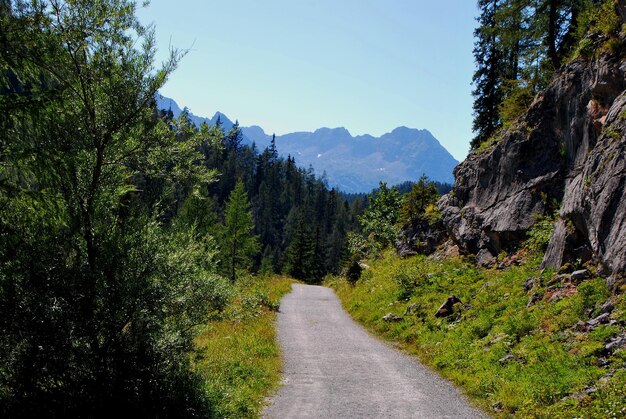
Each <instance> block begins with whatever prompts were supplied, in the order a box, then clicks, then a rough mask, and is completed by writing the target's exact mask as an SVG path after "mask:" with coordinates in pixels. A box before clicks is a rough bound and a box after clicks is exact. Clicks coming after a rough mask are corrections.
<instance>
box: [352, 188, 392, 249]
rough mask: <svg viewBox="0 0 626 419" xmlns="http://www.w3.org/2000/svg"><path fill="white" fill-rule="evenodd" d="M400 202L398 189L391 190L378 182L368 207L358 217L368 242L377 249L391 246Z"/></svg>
mask: <svg viewBox="0 0 626 419" xmlns="http://www.w3.org/2000/svg"><path fill="white" fill-rule="evenodd" d="M401 205H402V200H401V198H400V194H399V193H398V189H397V188H396V187H395V186H394V187H392V188H391V189H389V188H388V187H387V184H386V183H385V182H380V184H379V187H378V190H377V191H376V192H374V193H373V194H372V195H371V197H370V203H369V206H368V207H367V208H366V209H365V212H364V213H363V215H362V216H361V217H359V222H360V224H361V228H362V229H363V232H364V233H365V235H366V236H367V239H368V241H370V242H371V243H373V244H375V245H376V246H377V247H379V248H383V249H384V248H385V247H388V246H390V245H391V244H393V241H394V239H395V238H396V236H397V234H398V228H397V226H396V224H397V221H398V214H399V211H400V206H401Z"/></svg>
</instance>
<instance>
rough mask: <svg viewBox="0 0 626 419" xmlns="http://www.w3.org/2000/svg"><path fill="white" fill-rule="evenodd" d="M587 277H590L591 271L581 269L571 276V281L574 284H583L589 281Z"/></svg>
mask: <svg viewBox="0 0 626 419" xmlns="http://www.w3.org/2000/svg"><path fill="white" fill-rule="evenodd" d="M587 277H589V270H587V269H581V270H578V271H574V272H572V274H571V275H570V280H571V281H573V282H582V281H584V280H585V279H587Z"/></svg>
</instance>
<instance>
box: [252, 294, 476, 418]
mask: <svg viewBox="0 0 626 419" xmlns="http://www.w3.org/2000/svg"><path fill="white" fill-rule="evenodd" d="M278 339H279V341H280V345H281V347H282V350H283V357H284V386H283V387H282V388H281V389H280V390H279V392H278V394H277V395H276V397H274V399H273V400H272V402H271V404H270V405H269V406H268V408H267V409H266V410H265V412H264V414H263V417H264V418H276V419H284V418H429V419H432V418H483V417H486V415H485V414H483V413H482V412H481V411H479V410H477V409H475V408H473V407H471V406H469V405H468V403H467V402H466V401H465V400H464V398H463V397H462V396H461V395H460V393H459V391H458V390H457V389H455V388H454V387H452V386H451V385H450V384H449V383H448V382H446V381H444V380H443V379H441V378H440V377H438V376H437V375H436V374H435V373H433V372H431V371H430V370H428V369H427V368H425V367H424V366H423V365H421V364H420V363H418V362H417V361H415V360H413V359H412V358H410V357H408V356H406V355H404V354H402V353H401V352H399V351H397V350H395V349H393V348H391V347H390V346H388V345H387V344H385V343H383V342H381V341H379V340H377V339H375V338H374V337H372V336H371V335H369V334H368V333H367V332H366V331H365V330H364V329H363V328H362V327H361V326H359V325H357V324H356V323H355V322H354V321H353V320H352V319H351V318H350V317H349V316H348V315H347V314H346V312H345V311H344V310H343V308H342V307H341V304H340V303H339V299H338V298H337V297H336V296H335V294H334V292H333V291H332V290H331V289H329V288H325V287H318V286H311V285H299V284H294V285H293V290H292V292H291V293H290V294H288V295H287V296H285V297H284V298H283V300H282V301H281V304H280V313H279V315H278Z"/></svg>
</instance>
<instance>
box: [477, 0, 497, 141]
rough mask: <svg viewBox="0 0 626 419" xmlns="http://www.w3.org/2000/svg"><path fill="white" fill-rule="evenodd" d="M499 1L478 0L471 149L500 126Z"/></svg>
mask: <svg viewBox="0 0 626 419" xmlns="http://www.w3.org/2000/svg"><path fill="white" fill-rule="evenodd" d="M499 6H500V4H499V0H479V1H478V7H479V8H480V10H481V13H480V17H479V18H478V22H479V27H478V28H477V29H476V30H475V31H474V37H475V39H476V42H475V43H474V59H475V61H476V71H475V73H474V77H473V79H472V82H473V84H474V86H475V88H474V91H473V92H472V94H473V96H474V105H473V109H474V122H473V124H472V129H473V130H474V132H475V133H476V136H475V137H474V138H473V139H472V141H471V143H470V147H471V148H472V149H476V148H478V146H479V145H480V144H481V143H482V142H484V141H486V140H487V139H488V138H489V137H491V136H492V135H493V134H494V133H495V132H496V130H497V129H498V128H499V127H500V126H501V125H502V122H501V120H500V114H499V111H498V107H499V105H500V103H501V102H502V98H503V93H502V82H503V77H502V52H501V51H500V50H499V48H498V45H497V43H496V39H497V33H496V15H497V13H498V8H499Z"/></svg>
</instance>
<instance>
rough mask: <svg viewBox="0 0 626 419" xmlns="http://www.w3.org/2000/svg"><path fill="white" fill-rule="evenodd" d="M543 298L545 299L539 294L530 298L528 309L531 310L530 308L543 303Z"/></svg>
mask: <svg viewBox="0 0 626 419" xmlns="http://www.w3.org/2000/svg"><path fill="white" fill-rule="evenodd" d="M542 298H543V295H542V294H539V293H537V292H536V293H534V294H533V295H531V296H530V299H529V300H528V304H526V308H530V307H532V306H534V305H535V304H537V303H538V302H539V301H541V299H542Z"/></svg>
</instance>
